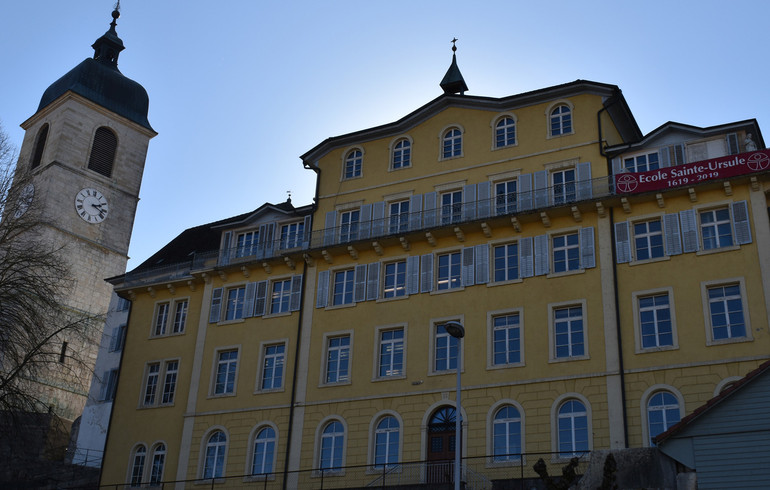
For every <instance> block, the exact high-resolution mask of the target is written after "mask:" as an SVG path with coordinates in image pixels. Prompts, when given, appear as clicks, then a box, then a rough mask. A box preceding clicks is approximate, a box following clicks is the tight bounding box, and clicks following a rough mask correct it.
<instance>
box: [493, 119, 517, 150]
mask: <svg viewBox="0 0 770 490" xmlns="http://www.w3.org/2000/svg"><path fill="white" fill-rule="evenodd" d="M506 119H510V120H511V121H512V124H505V125H503V126H502V127H500V124H501V123H502V122H503V121H505V120H506ZM490 126H491V127H492V151H495V150H502V149H503V148H511V147H514V146H518V144H519V138H518V136H519V135H518V129H519V128H518V127H517V126H518V118H517V117H516V115H515V114H513V113H510V112H506V113H503V114H498V115H497V116H496V117H495V118H494V119H492V122H491V124H490ZM510 128H513V141H512V142H511V141H509V138H508V136H509V129H510ZM500 130H502V131H503V132H504V136H503V144H502V145H499V144H498V137H497V136H498V131H500Z"/></svg>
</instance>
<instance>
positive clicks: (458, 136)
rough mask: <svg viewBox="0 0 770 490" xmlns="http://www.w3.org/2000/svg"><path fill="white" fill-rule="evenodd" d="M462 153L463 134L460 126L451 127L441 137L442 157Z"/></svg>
mask: <svg viewBox="0 0 770 490" xmlns="http://www.w3.org/2000/svg"><path fill="white" fill-rule="evenodd" d="M462 153H463V135H462V133H461V132H460V130H459V129H458V128H451V129H449V130H448V131H446V132H445V133H444V136H443V137H442V138H441V156H442V158H453V157H459V156H462Z"/></svg>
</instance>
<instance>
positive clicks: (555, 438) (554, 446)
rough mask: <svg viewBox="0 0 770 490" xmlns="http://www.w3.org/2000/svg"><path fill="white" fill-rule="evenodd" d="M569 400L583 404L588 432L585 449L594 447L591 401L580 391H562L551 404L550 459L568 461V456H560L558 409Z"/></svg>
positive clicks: (590, 449)
mask: <svg viewBox="0 0 770 490" xmlns="http://www.w3.org/2000/svg"><path fill="white" fill-rule="evenodd" d="M570 400H577V401H579V402H580V403H582V404H583V408H584V409H585V412H586V419H587V428H586V430H587V432H588V449H587V451H588V452H590V451H592V450H593V447H594V436H593V409H592V407H591V403H590V402H589V401H588V398H586V397H585V396H583V395H581V394H580V393H574V392H572V393H564V394H563V395H560V396H559V397H557V398H556V400H555V401H554V402H553V404H552V405H551V453H552V455H553V456H552V461H569V459H570V457H571V456H569V455H567V456H561V451H560V450H559V442H560V441H559V409H560V408H561V406H562V405H563V404H564V403H566V402H568V401H570Z"/></svg>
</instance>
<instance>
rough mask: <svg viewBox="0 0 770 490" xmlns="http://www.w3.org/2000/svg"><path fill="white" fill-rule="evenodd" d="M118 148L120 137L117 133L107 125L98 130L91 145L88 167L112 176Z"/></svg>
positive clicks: (106, 175)
mask: <svg viewBox="0 0 770 490" xmlns="http://www.w3.org/2000/svg"><path fill="white" fill-rule="evenodd" d="M117 148H118V138H117V136H115V133H113V132H112V130H111V129H110V128H108V127H106V126H102V127H100V128H99V129H97V130H96V134H94V144H93V146H91V156H90V158H89V159H88V168H89V170H93V171H94V172H97V173H100V174H102V175H104V176H105V177H110V176H112V165H113V163H114V162H115V151H116V150H117Z"/></svg>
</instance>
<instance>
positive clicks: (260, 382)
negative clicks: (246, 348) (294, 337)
mask: <svg viewBox="0 0 770 490" xmlns="http://www.w3.org/2000/svg"><path fill="white" fill-rule="evenodd" d="M288 345H289V339H280V340H272V341H264V342H261V343H260V345H259V353H260V354H259V366H258V369H257V384H256V387H255V389H254V393H267V392H276V391H284V390H285V389H286V354H287V352H286V350H287V348H288ZM278 346H282V347H283V353H282V355H281V356H280V357H281V358H282V363H283V365H282V367H281V385H280V386H278V387H275V386H274V387H272V388H265V387H264V381H265V367H266V366H265V363H266V362H267V360H268V358H271V359H276V358H278V357H279V356H278V355H277V354H271V355H268V353H267V351H268V349H270V348H271V347H278ZM273 370H275V364H273ZM271 379H273V380H274V379H275V375H273V376H272V377H271Z"/></svg>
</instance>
